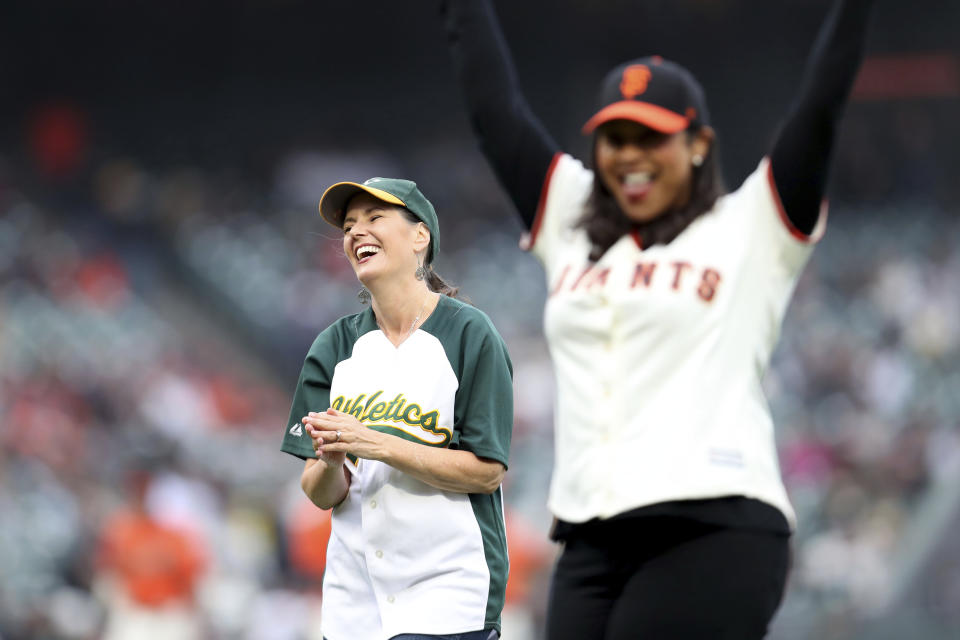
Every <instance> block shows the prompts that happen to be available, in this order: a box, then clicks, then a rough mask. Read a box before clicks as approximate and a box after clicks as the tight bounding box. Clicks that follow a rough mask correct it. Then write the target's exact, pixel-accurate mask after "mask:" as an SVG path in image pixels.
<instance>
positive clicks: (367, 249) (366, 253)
mask: <svg viewBox="0 0 960 640" xmlns="http://www.w3.org/2000/svg"><path fill="white" fill-rule="evenodd" d="M378 253H380V247H378V246H376V245H372V244H364V245H360V246H359V247H357V249H356V256H357V262H358V263H363V262H365V261H366V260H368V259H369V258H370V257H372V256H375V255H377V254H378Z"/></svg>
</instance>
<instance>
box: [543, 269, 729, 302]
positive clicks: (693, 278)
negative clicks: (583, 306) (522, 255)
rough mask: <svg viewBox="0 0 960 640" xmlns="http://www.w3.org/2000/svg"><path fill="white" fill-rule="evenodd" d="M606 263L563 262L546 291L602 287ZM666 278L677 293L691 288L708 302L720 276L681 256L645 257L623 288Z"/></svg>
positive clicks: (647, 285) (644, 286)
mask: <svg viewBox="0 0 960 640" xmlns="http://www.w3.org/2000/svg"><path fill="white" fill-rule="evenodd" d="M610 269H611V268H610V267H604V266H600V265H597V264H594V263H587V264H585V265H584V266H578V267H574V266H573V265H569V264H568V265H566V266H565V267H564V268H563V270H562V271H561V272H560V276H559V277H558V278H557V280H556V282H555V283H554V285H553V287H551V289H550V295H551V296H552V295H555V294H557V293H559V292H561V291H578V290H582V291H590V290H595V289H603V288H604V287H606V286H607V281H608V280H609V278H610ZM655 279H656V280H660V279H666V280H667V281H668V282H669V289H670V290H672V291H676V292H678V293H683V292H687V291H690V292H693V293H694V295H696V296H697V297H698V298H700V300H702V301H703V302H710V301H712V300H713V297H714V296H715V295H716V293H717V288H718V287H719V286H720V281H721V280H722V277H721V275H720V272H719V271H717V270H716V269H713V268H711V267H697V266H694V265H693V264H691V263H689V262H687V261H685V260H670V261H666V262H663V263H661V262H658V261H656V260H648V261H642V262H637V263H636V265H635V266H634V270H633V274H632V276H631V277H630V278H629V279H628V281H627V289H629V290H633V289H638V288H640V289H647V288H650V286H651V285H652V284H653V282H654V281H655Z"/></svg>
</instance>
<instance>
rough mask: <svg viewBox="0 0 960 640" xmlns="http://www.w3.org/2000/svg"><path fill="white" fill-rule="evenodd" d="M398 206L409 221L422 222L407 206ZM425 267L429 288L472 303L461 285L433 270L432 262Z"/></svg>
mask: <svg viewBox="0 0 960 640" xmlns="http://www.w3.org/2000/svg"><path fill="white" fill-rule="evenodd" d="M397 208H398V209H399V210H400V211H402V212H403V216H404V217H405V218H406V219H407V221H408V222H411V223H413V224H416V223H418V222H422V221H421V220H420V218H418V217H417V216H415V215H414V214H413V213H412V212H411V211H410V210H409V209H407V208H406V207H397ZM424 267H425V268H426V270H427V276H426V282H427V288H428V289H430V291H433V292H434V293H439V294H441V295H445V296H449V297H451V298H456V299H458V300H462V301H463V302H466V303H467V304H470V300H469V298H467V297H465V296H461V295H460V287H456V286H454V285H452V284H450V283H448V282H447V281H446V280H444V279H443V278H441V277H440V274H438V273H437V272H436V271H434V270H433V265H432V264H427V265H424Z"/></svg>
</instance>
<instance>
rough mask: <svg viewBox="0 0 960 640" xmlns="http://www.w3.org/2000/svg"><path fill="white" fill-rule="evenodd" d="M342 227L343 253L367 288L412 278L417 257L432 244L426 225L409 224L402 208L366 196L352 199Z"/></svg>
mask: <svg viewBox="0 0 960 640" xmlns="http://www.w3.org/2000/svg"><path fill="white" fill-rule="evenodd" d="M342 228H343V252H344V253H345V254H346V255H347V260H349V261H350V265H351V266H352V267H353V270H354V272H355V273H356V274H357V278H358V279H359V280H360V281H361V282H362V283H364V284H365V285H367V287H369V286H370V285H371V284H372V283H373V282H374V281H376V280H378V279H382V278H387V279H389V278H392V277H394V276H397V275H398V274H399V275H401V276H402V275H408V276H409V277H410V278H413V273H414V271H415V270H416V268H417V264H418V263H417V254H418V253H422V252H424V251H425V250H426V248H427V246H428V245H429V243H430V232H429V231H427V230H426V225H424V224H423V223H419V222H416V223H414V222H410V221H409V220H407V218H406V216H405V215H404V211H402V210H401V209H400V208H399V207H396V206H395V205H391V204H387V203H385V202H383V201H381V200H377V199H376V198H374V197H373V196H371V195H369V194H366V193H361V194H358V195H356V196H354V197H353V198H351V199H350V202H349V203H348V204H347V208H346V213H345V215H344V217H343V223H342Z"/></svg>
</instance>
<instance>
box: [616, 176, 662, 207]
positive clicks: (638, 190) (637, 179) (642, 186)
mask: <svg viewBox="0 0 960 640" xmlns="http://www.w3.org/2000/svg"><path fill="white" fill-rule="evenodd" d="M653 178H654V176H653V174H652V173H650V172H649V171H634V172H632V173H627V174H624V175H623V176H622V177H621V178H620V184H621V186H622V187H623V194H624V195H625V196H626V197H628V198H630V199H631V200H633V199H639V198H643V197H644V196H646V195H647V193H648V192H649V191H650V188H651V187H652V186H653Z"/></svg>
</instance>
